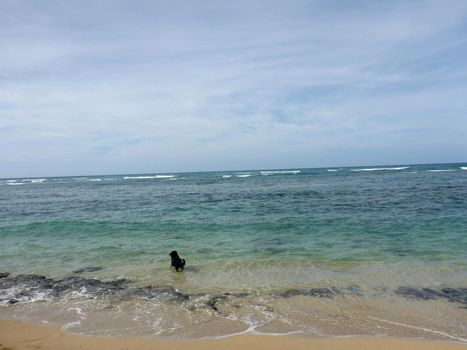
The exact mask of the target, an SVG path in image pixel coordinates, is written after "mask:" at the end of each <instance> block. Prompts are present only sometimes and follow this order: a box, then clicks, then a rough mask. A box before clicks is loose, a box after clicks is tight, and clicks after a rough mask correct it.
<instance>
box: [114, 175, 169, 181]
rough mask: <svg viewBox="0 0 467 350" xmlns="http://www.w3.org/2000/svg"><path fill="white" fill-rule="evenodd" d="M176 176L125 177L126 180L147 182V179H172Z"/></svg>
mask: <svg viewBox="0 0 467 350" xmlns="http://www.w3.org/2000/svg"><path fill="white" fill-rule="evenodd" d="M174 177H175V175H147V176H124V177H123V179H124V180H145V179H171V178H174Z"/></svg>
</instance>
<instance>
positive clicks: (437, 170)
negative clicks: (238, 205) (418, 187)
mask: <svg viewBox="0 0 467 350" xmlns="http://www.w3.org/2000/svg"><path fill="white" fill-rule="evenodd" d="M427 171H429V172H430V173H441V172H444V171H454V169H433V170H427Z"/></svg>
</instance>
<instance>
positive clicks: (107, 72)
mask: <svg viewBox="0 0 467 350" xmlns="http://www.w3.org/2000/svg"><path fill="white" fill-rule="evenodd" d="M0 147H1V149H2V152H1V153H0V177H13V176H47V175H79V174H112V173H154V172H173V171H202V170H228V169H261V168H295V167H320V166H345V165H369V164H405V163H430V162H456V161H467V157H466V155H467V1H463V0H459V1H358V0H356V1H332V0H330V1H312V0H310V1H21V0H12V1H10V0H0Z"/></svg>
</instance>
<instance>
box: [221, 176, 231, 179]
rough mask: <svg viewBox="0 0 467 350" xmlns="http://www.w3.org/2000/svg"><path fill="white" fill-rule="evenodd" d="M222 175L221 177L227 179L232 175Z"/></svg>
mask: <svg viewBox="0 0 467 350" xmlns="http://www.w3.org/2000/svg"><path fill="white" fill-rule="evenodd" d="M222 177H223V178H224V179H229V178H231V177H232V175H222Z"/></svg>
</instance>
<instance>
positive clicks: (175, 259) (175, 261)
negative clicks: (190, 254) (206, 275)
mask: <svg viewBox="0 0 467 350" xmlns="http://www.w3.org/2000/svg"><path fill="white" fill-rule="evenodd" d="M169 255H170V257H171V258H172V266H173V267H175V270H176V271H177V272H178V269H182V270H183V268H184V267H185V259H180V257H179V256H178V253H177V251H176V250H173V251H172V252H171V253H170V254H169Z"/></svg>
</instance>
